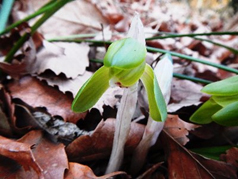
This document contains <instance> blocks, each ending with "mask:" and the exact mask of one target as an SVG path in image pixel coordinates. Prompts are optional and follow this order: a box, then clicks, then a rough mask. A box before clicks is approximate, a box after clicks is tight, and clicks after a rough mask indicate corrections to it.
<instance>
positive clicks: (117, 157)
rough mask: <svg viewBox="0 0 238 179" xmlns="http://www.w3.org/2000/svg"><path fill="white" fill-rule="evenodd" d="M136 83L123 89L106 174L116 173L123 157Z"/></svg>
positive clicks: (135, 96) (133, 105) (133, 106)
mask: <svg viewBox="0 0 238 179" xmlns="http://www.w3.org/2000/svg"><path fill="white" fill-rule="evenodd" d="M137 86H138V82H137V83H136V84H134V85H133V86H131V87H128V88H125V89H124V92H123V96H122V99H121V103H120V106H119V109H118V112H117V117H116V125H115V134H114V139H113V148H112V153H111V156H110V160H109V164H108V167H107V170H106V173H111V172H114V171H117V170H118V169H119V167H120V166H121V162H122V159H123V156H124V145H125V143H126V141H127V136H128V134H129V132H130V127H131V119H132V117H133V115H134V112H135V108H136V102H137Z"/></svg>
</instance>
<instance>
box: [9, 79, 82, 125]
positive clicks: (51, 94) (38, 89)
mask: <svg viewBox="0 0 238 179" xmlns="http://www.w3.org/2000/svg"><path fill="white" fill-rule="evenodd" d="M8 88H9V90H10V92H11V95H12V97H13V98H19V99H21V100H22V101H24V102H26V103H27V104H28V105H31V106H32V107H46V108H47V110H48V112H49V113H50V114H51V115H52V116H54V115H58V116H62V117H63V118H64V120H66V121H69V122H73V123H76V122H77V121H78V120H79V119H80V118H84V116H85V114H86V113H78V114H75V113H74V112H73V111H72V110H71V103H72V100H73V99H72V97H70V96H69V95H66V94H63V93H62V92H60V91H58V90H57V89H55V88H53V87H50V86H48V85H46V84H45V83H44V82H41V81H39V80H37V79H35V78H33V77H30V76H25V77H23V78H21V79H20V80H19V81H14V82H13V83H10V84H9V85H8Z"/></svg>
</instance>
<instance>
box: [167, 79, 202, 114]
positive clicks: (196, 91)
mask: <svg viewBox="0 0 238 179" xmlns="http://www.w3.org/2000/svg"><path fill="white" fill-rule="evenodd" d="M201 89H202V85H199V84H196V83H193V82H191V81H188V80H173V82H172V89H171V101H172V102H171V104H169V105H168V111H169V112H174V111H176V110H178V109H180V108H182V107H185V106H190V105H196V104H199V103H200V102H199V101H200V98H201V97H202V93H201V91H200V90H201Z"/></svg>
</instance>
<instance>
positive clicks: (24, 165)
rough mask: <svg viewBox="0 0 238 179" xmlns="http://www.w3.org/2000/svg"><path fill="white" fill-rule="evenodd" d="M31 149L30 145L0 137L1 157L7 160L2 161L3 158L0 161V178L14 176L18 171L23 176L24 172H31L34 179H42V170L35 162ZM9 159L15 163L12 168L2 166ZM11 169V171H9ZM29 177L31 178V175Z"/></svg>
mask: <svg viewBox="0 0 238 179" xmlns="http://www.w3.org/2000/svg"><path fill="white" fill-rule="evenodd" d="M31 147H32V145H31V144H27V143H23V142H20V141H14V140H11V139H7V138H4V137H0V153H1V156H4V157H7V158H8V159H6V160H4V158H3V160H1V161H2V162H0V167H1V172H0V177H1V178H5V177H8V176H11V175H15V173H18V172H19V171H20V173H23V176H25V174H24V172H29V173H31V172H33V173H34V174H33V176H34V178H38V177H39V178H42V177H43V169H42V168H41V166H40V165H39V164H38V163H37V162H36V158H35V156H34V154H33V152H32V150H31ZM9 159H11V160H13V161H15V162H17V163H14V162H12V164H13V166H11V167H9V166H6V165H4V161H5V162H6V161H9ZM19 165H20V166H19ZM8 167H9V168H8ZM11 168H12V169H13V171H11ZM14 169H15V170H14ZM16 176H17V175H16ZM30 176H32V174H31V175H30Z"/></svg>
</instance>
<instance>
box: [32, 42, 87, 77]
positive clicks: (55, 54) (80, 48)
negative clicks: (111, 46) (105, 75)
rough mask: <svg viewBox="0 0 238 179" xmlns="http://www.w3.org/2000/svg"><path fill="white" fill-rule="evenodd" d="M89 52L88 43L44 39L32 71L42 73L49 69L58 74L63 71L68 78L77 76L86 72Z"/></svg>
mask: <svg viewBox="0 0 238 179" xmlns="http://www.w3.org/2000/svg"><path fill="white" fill-rule="evenodd" d="M88 53H89V46H88V45H86V44H76V43H66V42H57V43H50V42H47V41H43V48H42V49H41V50H40V51H39V52H38V53H37V58H36V61H35V63H34V67H33V68H32V71H31V73H37V74H40V73H42V72H44V71H45V70H47V69H49V70H51V71H53V72H54V73H55V74H56V75H59V74H60V73H63V74H65V76H66V77H67V78H76V77H77V76H78V75H82V74H84V72H85V70H86V67H87V66H88V65H89V59H88Z"/></svg>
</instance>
